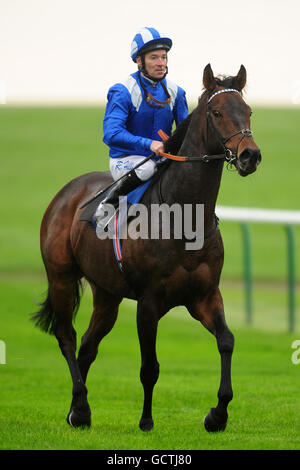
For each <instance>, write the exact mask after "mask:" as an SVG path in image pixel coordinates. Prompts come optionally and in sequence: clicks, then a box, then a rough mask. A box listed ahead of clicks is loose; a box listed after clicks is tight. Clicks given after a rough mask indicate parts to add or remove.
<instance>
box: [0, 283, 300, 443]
mask: <svg viewBox="0 0 300 470" xmlns="http://www.w3.org/2000/svg"><path fill="white" fill-rule="evenodd" d="M43 288H44V282H43V281H42V280H39V279H34V278H32V279H31V278H29V277H27V278H25V277H24V276H23V277H20V278H15V279H10V280H6V281H3V280H2V282H1V304H2V305H1V310H2V312H5V322H1V337H2V338H3V339H4V340H5V343H6V348H7V355H6V356H7V357H6V359H7V360H6V362H7V363H6V365H0V374H1V384H2V385H1V392H0V394H1V408H0V429H1V432H0V435H1V438H0V448H1V449H106V450H111V449H116V450H122V449H139V450H142V449H152V450H153V449H155V450H159V449H163V450H166V449H168V450H170V449H172V450H180V449H186V450H190V449H299V448H300V437H299V432H298V429H299V426H300V405H299V400H298V388H299V386H298V385H299V380H298V379H299V368H300V365H294V364H292V362H291V354H292V352H293V350H292V349H291V344H292V341H293V340H294V339H297V336H294V335H289V334H285V333H282V332H274V331H273V332H270V331H269V332H263V331H258V330H256V329H251V328H250V329H249V328H242V327H235V326H234V325H235V324H236V322H235V319H234V318H231V315H230V314H228V322H229V323H232V331H233V333H234V334H235V339H236V342H235V351H234V356H233V367H232V377H233V389H234V399H233V401H232V403H231V404H230V405H229V421H228V426H227V429H226V431H225V432H224V433H217V434H212V435H210V434H208V433H207V432H206V431H205V430H204V427H203V423H202V420H203V417H204V415H205V414H206V413H207V412H208V410H209V408H210V407H212V406H215V405H216V402H217V398H216V395H217V389H218V385H219V379H220V360H219V354H218V351H217V346H216V341H215V339H214V337H213V336H212V335H211V334H210V333H209V332H207V331H206V330H205V329H204V328H203V327H202V326H201V324H200V323H198V322H196V321H195V320H193V319H192V318H191V317H189V315H188V314H187V312H186V311H185V309H182V308H178V309H175V310H174V311H171V312H170V313H169V314H168V315H167V316H166V317H164V318H163V319H162V320H161V321H160V324H159V331H158V340H157V352H158V358H159V361H160V365H161V368H160V377H159V380H158V383H157V385H156V387H155V393H154V403H153V416H154V421H155V425H154V426H155V427H154V429H153V431H151V432H150V433H146V434H145V433H143V432H142V431H140V430H139V428H138V422H139V418H140V414H141V409H142V387H141V384H140V382H139V366H140V353H139V345H138V339H137V332H136V321H135V303H134V302H132V301H124V302H123V303H122V305H121V308H120V313H119V318H118V321H117V323H116V325H115V327H114V329H113V330H112V332H111V333H110V334H109V335H108V336H107V337H106V338H105V339H104V340H103V342H102V344H101V347H100V352H99V355H98V357H97V360H96V362H95V363H94V364H93V366H92V368H91V370H90V373H89V376H88V382H87V385H88V389H89V395H88V396H89V402H90V406H91V408H92V427H91V429H90V430H75V429H71V428H70V427H69V426H68V425H67V423H66V422H65V418H66V414H67V412H68V408H69V405H70V400H71V389H72V386H71V380H70V376H69V372H68V370H67V365H66V362H65V360H64V358H63V357H62V355H61V353H60V351H59V348H58V345H57V342H56V340H55V338H53V337H51V336H49V335H45V334H43V333H41V332H40V331H39V330H37V329H35V328H33V325H32V324H31V323H30V322H29V321H28V312H30V311H31V310H32V298H33V297H34V296H38V294H39V293H40V292H41V290H43ZM90 311H91V295H90V293H89V291H87V292H86V293H85V295H84V296H83V300H82V305H81V308H80V312H79V314H78V317H77V320H76V329H77V332H78V336H79V337H80V336H81V334H82V333H83V332H84V330H85V328H86V327H87V324H88V320H89V317H90Z"/></svg>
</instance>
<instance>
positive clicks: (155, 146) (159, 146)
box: [150, 140, 164, 155]
mask: <svg viewBox="0 0 300 470" xmlns="http://www.w3.org/2000/svg"><path fill="white" fill-rule="evenodd" d="M150 150H151V151H152V152H154V153H155V155H159V154H160V152H163V151H164V143H163V142H161V141H160V140H152V144H151V145H150Z"/></svg>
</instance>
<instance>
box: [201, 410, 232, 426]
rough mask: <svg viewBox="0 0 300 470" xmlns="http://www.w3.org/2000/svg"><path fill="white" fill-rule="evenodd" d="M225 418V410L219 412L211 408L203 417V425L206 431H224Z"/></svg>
mask: <svg viewBox="0 0 300 470" xmlns="http://www.w3.org/2000/svg"><path fill="white" fill-rule="evenodd" d="M227 418H228V414H227V411H225V413H224V412H222V413H220V412H219V411H218V410H217V409H216V408H211V409H210V411H209V412H208V413H207V415H206V416H205V418H204V427H205V429H206V431H208V432H218V431H224V430H225V428H226V423H227Z"/></svg>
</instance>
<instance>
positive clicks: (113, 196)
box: [95, 170, 143, 229]
mask: <svg viewBox="0 0 300 470" xmlns="http://www.w3.org/2000/svg"><path fill="white" fill-rule="evenodd" d="M142 183H143V181H142V180H140V178H139V177H138V176H137V174H136V172H135V171H134V170H133V171H131V172H130V173H129V174H128V175H127V176H126V177H125V178H122V179H121V180H120V181H118V183H116V185H115V186H114V187H113V189H112V190H111V192H110V193H109V194H108V196H107V197H106V198H105V199H103V201H102V202H101V203H100V204H99V207H98V209H97V210H96V213H95V219H96V221H97V226H98V227H99V228H102V229H105V227H106V226H107V225H108V223H109V222H110V220H111V219H112V217H113V216H114V215H115V211H116V209H117V208H118V205H119V197H120V196H126V194H128V193H130V191H133V190H134V189H135V188H137V187H138V186H139V185H140V184H142ZM108 205H112V206H113V207H114V209H115V211H114V213H113V214H112V215H111V217H110V218H109V217H107V215H106V216H105V214H109V213H110V210H109V208H108Z"/></svg>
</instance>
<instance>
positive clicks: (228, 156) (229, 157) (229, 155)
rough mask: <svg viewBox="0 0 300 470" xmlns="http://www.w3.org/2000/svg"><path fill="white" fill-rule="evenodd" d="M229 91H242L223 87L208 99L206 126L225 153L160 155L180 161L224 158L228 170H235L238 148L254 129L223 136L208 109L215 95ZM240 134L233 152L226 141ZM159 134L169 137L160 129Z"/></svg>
mask: <svg viewBox="0 0 300 470" xmlns="http://www.w3.org/2000/svg"><path fill="white" fill-rule="evenodd" d="M228 92H236V93H240V92H239V91H238V90H236V89H235V88H223V89H222V90H218V91H216V92H215V93H213V94H212V95H211V96H210V98H208V100H207V102H206V127H207V128H208V126H210V127H211V130H212V132H213V133H214V134H216V135H217V137H218V140H219V142H220V144H221V145H222V147H223V150H224V152H223V153H220V154H217V155H201V156H179V155H171V154H169V153H165V152H161V153H160V155H161V156H163V157H167V158H169V159H171V160H176V161H180V162H195V161H197V162H202V163H209V162H211V161H215V160H224V161H226V162H227V169H228V170H235V166H234V162H235V161H236V160H237V159H238V149H239V146H240V143H241V142H242V140H243V139H244V138H245V137H250V136H252V131H251V130H250V129H241V130H239V131H237V132H234V133H233V134H231V135H230V136H227V137H222V136H221V134H220V133H219V131H218V130H217V129H216V127H215V126H214V124H213V122H212V120H211V117H210V114H209V110H208V104H209V103H210V102H211V100H212V99H213V98H214V97H215V96H217V95H219V94H220V93H228ZM238 134H241V137H240V139H239V141H238V143H237V146H236V149H235V151H234V152H233V151H232V150H230V149H229V148H227V147H226V143H227V142H228V141H229V140H230V139H232V137H234V136H236V135H238ZM159 135H160V137H162V139H163V140H167V139H168V136H166V135H165V134H164V133H162V132H161V131H159Z"/></svg>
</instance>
